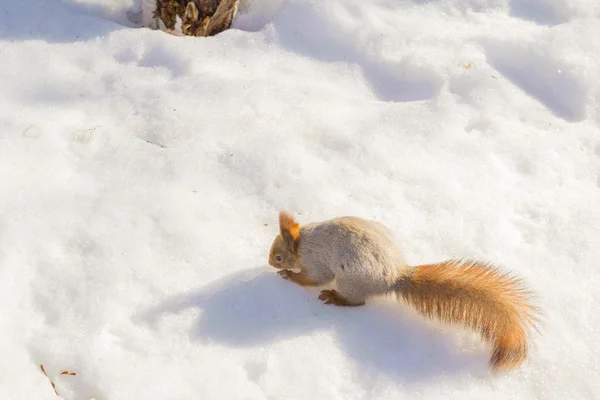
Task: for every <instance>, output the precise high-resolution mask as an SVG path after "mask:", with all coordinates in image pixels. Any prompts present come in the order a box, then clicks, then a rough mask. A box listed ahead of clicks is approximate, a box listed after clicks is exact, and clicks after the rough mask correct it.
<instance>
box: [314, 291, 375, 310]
mask: <svg viewBox="0 0 600 400" xmlns="http://www.w3.org/2000/svg"><path fill="white" fill-rule="evenodd" d="M319 300H322V301H323V302H324V303H325V304H332V305H334V306H343V307H358V306H362V305H364V304H365V302H364V301H361V302H359V303H353V302H351V301H350V300H348V299H347V298H345V297H343V296H342V295H341V294H340V293H339V292H338V291H337V290H333V289H332V290H321V294H320V295H319Z"/></svg>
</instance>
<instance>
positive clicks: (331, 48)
mask: <svg viewBox="0 0 600 400" xmlns="http://www.w3.org/2000/svg"><path fill="white" fill-rule="evenodd" d="M332 23H333V21H327V20H326V19H325V16H324V15H323V14H322V12H321V10H319V9H318V8H315V6H314V4H313V5H311V4H305V3H298V2H290V3H287V4H285V5H284V6H283V7H282V8H281V10H280V11H279V13H278V14H277V17H276V18H275V20H274V21H273V27H274V29H275V38H274V40H276V41H277V42H278V43H279V44H280V45H281V46H282V47H283V48H285V49H287V50H289V51H293V52H295V53H298V54H302V55H304V56H306V57H310V58H313V59H317V60H321V61H324V62H347V63H354V64H357V65H358V66H359V67H360V68H361V69H362V72H363V75H364V77H365V79H366V80H367V82H368V83H369V85H370V86H371V89H372V90H373V92H374V94H375V95H376V96H377V97H378V98H379V99H381V100H383V101H394V102H395V101H418V100H426V99H430V98H432V97H434V96H435V95H436V94H437V93H438V92H439V90H440V88H441V85H442V79H441V77H439V76H438V75H437V74H436V73H435V72H433V71H429V70H427V69H424V68H418V67H416V66H413V65H410V64H409V63H408V62H400V63H398V62H397V63H393V62H389V61H386V60H382V59H381V57H378V56H376V55H372V56H368V55H365V54H364V53H363V52H360V51H358V50H357V49H356V46H355V44H354V43H353V42H352V41H353V39H352V37H350V36H344V34H343V32H344V29H335V27H334V26H331V24H332Z"/></svg>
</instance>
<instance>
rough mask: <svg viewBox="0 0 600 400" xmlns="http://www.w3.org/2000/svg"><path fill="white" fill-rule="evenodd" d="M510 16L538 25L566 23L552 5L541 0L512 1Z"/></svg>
mask: <svg viewBox="0 0 600 400" xmlns="http://www.w3.org/2000/svg"><path fill="white" fill-rule="evenodd" d="M510 15H511V16H512V17H516V18H520V19H524V20H527V21H532V22H535V23H536V24H538V25H548V26H552V25H558V24H560V23H563V22H566V20H561V18H559V14H558V13H557V12H556V10H555V9H554V8H553V7H552V6H551V5H550V4H547V3H546V2H544V1H540V0H511V1H510Z"/></svg>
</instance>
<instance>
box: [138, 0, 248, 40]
mask: <svg viewBox="0 0 600 400" xmlns="http://www.w3.org/2000/svg"><path fill="white" fill-rule="evenodd" d="M237 6H238V0H143V2H142V20H143V24H144V25H145V26H147V27H149V28H153V29H161V30H162V31H165V32H168V33H170V34H173V35H178V36H184V35H185V36H214V35H216V34H217V33H220V32H223V31H224V30H226V29H229V27H230V26H231V22H232V21H233V18H234V17H235V13H236V12H237Z"/></svg>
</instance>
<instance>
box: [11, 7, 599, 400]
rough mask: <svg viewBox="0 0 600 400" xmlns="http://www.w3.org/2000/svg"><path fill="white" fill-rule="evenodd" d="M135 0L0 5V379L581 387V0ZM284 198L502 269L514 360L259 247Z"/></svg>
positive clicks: (488, 390)
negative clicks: (510, 305)
mask: <svg viewBox="0 0 600 400" xmlns="http://www.w3.org/2000/svg"><path fill="white" fill-rule="evenodd" d="M140 4H141V2H140V0H137V1H127V0H111V1H106V0H102V1H101V0H85V1H83V0H80V1H76V0H65V1H59V0H21V1H10V2H4V3H3V5H2V7H0V59H1V60H2V62H0V86H1V90H0V110H1V111H0V140H1V141H0V143H1V145H0V192H1V193H2V196H0V276H1V277H2V278H1V279H0V354H1V355H2V357H0V398H2V399H53V398H56V396H55V395H54V393H53V391H52V388H51V386H50V383H49V379H48V378H46V377H45V376H44V375H43V374H42V373H41V371H40V365H41V364H43V365H44V368H45V370H46V372H47V373H48V376H49V378H50V379H52V380H53V381H54V382H55V384H56V389H57V391H58V392H59V394H60V395H61V396H62V397H63V398H65V399H85V400H88V399H90V398H94V399H96V400H119V399H161V400H163V399H192V398H193V399H198V398H201V399H242V398H243V399H253V400H254V399H257V400H258V399H311V398H318V399H397V398H416V397H417V396H418V398H420V399H423V400H424V399H441V398H452V399H454V398H470V399H482V398H490V399H507V398H510V399H533V398H539V399H552V398H557V399H558V398H574V399H575V398H577V399H584V398H585V399H591V398H600V397H599V396H600V395H599V394H598V393H600V369H599V367H598V362H597V355H598V354H600V345H599V342H598V340H597V337H598V335H599V332H598V328H597V327H598V326H599V324H600V316H599V315H598V313H597V310H596V305H597V304H599V303H600V291H598V289H597V286H598V283H599V282H600V272H599V271H600V269H599V268H598V260H600V246H598V243H599V241H600V208H599V207H598V205H599V204H600V77H599V75H598V71H599V70H600V36H599V35H598V32H600V4H599V3H598V2H597V1H592V0H469V1H464V0H432V1H421V0H402V1H396V0H371V1H368V2H366V1H363V0H327V1H326V2H325V1H320V0H311V1H309V0H305V1H301V0H252V1H250V0H248V1H246V2H243V3H242V4H241V5H240V9H239V13H238V16H237V17H236V20H235V22H234V28H233V29H231V30H228V31H226V32H223V33H222V34H220V35H218V36H216V37H211V38H191V37H175V36H171V35H167V34H165V33H163V32H160V31H155V30H150V29H145V28H142V29H138V27H137V26H136V23H135V21H136V20H139V18H140V15H139V13H138V14H136V13H135V10H136V9H138V8H139V7H140ZM136 18H137V19H136ZM132 21H133V22H132ZM280 209H288V210H291V211H293V212H295V213H297V215H298V219H299V221H300V222H302V223H306V222H312V221H318V220H323V219H328V218H332V217H335V216H340V215H357V216H362V217H365V218H373V219H376V220H379V221H383V222H385V223H386V225H388V226H389V227H390V228H391V229H392V230H393V231H394V233H395V234H396V236H397V237H398V242H399V243H400V244H401V246H402V247H403V248H404V249H405V251H406V256H407V259H408V262H409V263H411V264H414V265H416V264H420V263H427V262H434V261H440V260H443V259H446V258H451V257H469V258H477V259H483V260H487V261H493V262H496V263H498V264H500V265H502V266H503V267H504V268H506V269H508V270H511V271H514V273H515V274H517V275H519V276H522V277H523V278H524V279H525V280H526V281H527V283H528V284H529V286H530V287H531V288H532V290H533V291H534V292H535V293H536V296H537V300H536V301H537V303H538V304H539V305H540V306H541V308H542V309H543V310H544V322H543V326H542V329H541V330H540V333H539V334H536V335H535V336H534V338H533V341H534V348H533V350H532V354H531V357H530V359H529V360H528V362H527V363H526V364H525V365H523V367H522V368H520V369H519V370H516V371H514V372H511V373H506V374H500V375H492V374H491V373H490V372H489V370H488V368H487V360H488V357H489V351H488V349H487V348H486V347H485V346H484V345H483V344H482V343H481V342H480V341H479V340H478V339H477V338H476V337H475V336H474V335H472V334H470V333H468V332H464V331H461V330H458V329H455V328H451V327H446V326H443V325H440V324H437V323H431V322H427V321H425V320H423V319H422V318H420V317H419V316H418V315H416V314H415V313H414V312H412V311H411V310H409V309H406V308H404V307H401V306H398V305H397V304H396V303H395V302H393V301H391V300H389V299H377V300H374V301H372V302H370V303H369V304H367V305H366V306H364V307H361V308H357V309H340V308H335V307H329V306H325V305H323V304H321V302H319V301H318V300H317V295H318V290H317V289H306V288H301V287H297V286H294V285H292V284H291V283H290V282H286V281H283V280H282V279H280V278H279V277H278V276H277V275H276V274H275V273H274V270H273V269H272V268H270V267H268V265H267V256H268V250H269V246H270V244H271V241H272V240H273V238H274V237H275V235H276V234H277V226H276V217H277V212H278V211H279V210H280ZM62 371H70V372H75V373H76V374H77V375H75V376H71V375H60V372H62Z"/></svg>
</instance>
